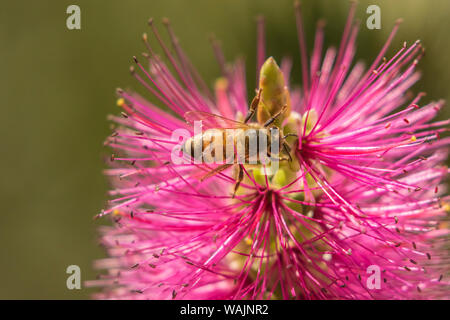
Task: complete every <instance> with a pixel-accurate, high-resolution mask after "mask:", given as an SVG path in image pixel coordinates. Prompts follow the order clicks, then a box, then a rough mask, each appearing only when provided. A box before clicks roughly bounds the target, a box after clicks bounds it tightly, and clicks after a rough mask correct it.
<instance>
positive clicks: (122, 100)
mask: <svg viewBox="0 0 450 320" xmlns="http://www.w3.org/2000/svg"><path fill="white" fill-rule="evenodd" d="M116 104H117V106H118V107H122V106H123V105H124V104H125V99H124V98H119V99H117V102H116Z"/></svg>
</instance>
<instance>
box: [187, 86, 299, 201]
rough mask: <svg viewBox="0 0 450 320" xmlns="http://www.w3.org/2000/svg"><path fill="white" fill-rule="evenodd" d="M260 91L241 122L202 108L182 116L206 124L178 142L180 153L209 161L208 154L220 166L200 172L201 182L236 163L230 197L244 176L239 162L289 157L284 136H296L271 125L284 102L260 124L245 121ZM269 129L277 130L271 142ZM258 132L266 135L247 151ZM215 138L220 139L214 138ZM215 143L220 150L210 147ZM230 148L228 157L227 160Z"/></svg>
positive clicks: (281, 159)
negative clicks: (200, 129)
mask: <svg viewBox="0 0 450 320" xmlns="http://www.w3.org/2000/svg"><path fill="white" fill-rule="evenodd" d="M261 92H262V89H259V91H258V94H257V95H256V96H255V98H254V99H253V101H252V103H251V105H250V108H249V113H248V114H247V116H246V117H245V120H244V121H242V122H239V121H235V120H231V119H228V118H225V117H222V116H219V115H215V114H211V113H208V112H203V111H189V112H186V113H185V115H184V118H185V120H186V121H187V122H188V123H190V124H193V123H194V122H195V121H201V123H202V126H203V127H206V128H207V130H206V131H204V132H202V133H200V134H197V135H195V136H193V137H191V138H189V139H187V140H186V141H185V142H184V143H183V145H182V151H183V153H184V154H185V155H186V156H188V157H190V158H191V159H197V158H198V156H200V157H202V159H205V156H206V155H209V158H207V160H212V159H211V157H213V158H214V160H215V161H216V163H222V164H221V165H220V166H218V167H216V168H214V169H212V170H211V171H210V172H208V173H207V174H206V175H204V176H203V177H202V178H201V179H200V180H201V181H203V180H205V179H207V178H209V177H212V176H213V175H215V174H218V173H220V172H222V171H224V170H226V169H228V168H229V167H231V166H234V165H238V173H237V177H236V182H235V185H234V192H233V197H234V196H235V194H236V191H237V189H238V188H239V185H240V184H241V182H242V180H243V179H244V169H243V163H252V164H257V165H261V164H264V163H265V161H266V160H267V159H271V160H277V161H287V160H292V158H291V154H290V151H291V147H290V146H289V145H288V144H287V142H286V138H287V137H288V136H297V135H296V134H292V133H289V134H287V135H284V136H280V133H281V130H280V128H278V127H277V126H275V125H274V122H275V120H276V119H277V118H278V117H280V115H282V114H283V113H284V112H285V111H286V109H287V106H286V105H285V106H283V107H282V108H280V111H279V112H277V113H276V114H274V115H273V116H272V117H271V118H269V119H268V120H267V121H266V122H264V123H262V124H261V123H258V122H249V121H250V120H251V119H252V117H253V116H254V114H255V113H256V112H257V109H258V105H259V103H260V99H261ZM227 129H238V130H227ZM239 129H240V130H239ZM260 129H267V130H260ZM271 130H275V131H277V132H276V134H275V135H274V136H275V139H276V141H275V142H274V141H273V136H272V131H271ZM269 131H270V133H269ZM261 132H263V134H265V135H266V137H263V138H264V139H263V140H262V141H264V142H265V143H261V142H256V144H254V148H253V150H254V152H250V150H251V148H249V144H250V141H252V139H254V140H253V141H261V140H258V138H259V137H257V136H255V135H258V134H261ZM217 139H219V140H221V141H217ZM215 142H219V144H215ZM272 143H274V144H272ZM217 145H219V146H220V147H221V148H222V149H220V150H217V148H214V147H215V146H217ZM274 145H275V147H276V151H275V152H276V156H274V155H273V153H272V151H273V149H274ZM230 150H231V156H232V158H231V159H230ZM237 150H241V151H243V153H242V154H237V153H238V152H237ZM280 150H283V151H284V152H285V153H286V154H287V156H288V158H286V157H283V156H281V154H280V152H279V151H280ZM251 158H252V159H251ZM242 160H243V161H242ZM251 160H253V162H251Z"/></svg>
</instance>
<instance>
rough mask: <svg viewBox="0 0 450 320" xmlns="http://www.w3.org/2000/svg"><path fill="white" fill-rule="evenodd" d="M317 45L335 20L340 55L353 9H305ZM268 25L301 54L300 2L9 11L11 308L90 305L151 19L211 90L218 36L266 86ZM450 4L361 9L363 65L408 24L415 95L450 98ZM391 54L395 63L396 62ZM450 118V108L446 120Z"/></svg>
mask: <svg viewBox="0 0 450 320" xmlns="http://www.w3.org/2000/svg"><path fill="white" fill-rule="evenodd" d="M70 4H77V5H79V6H80V8H81V30H73V31H71V30H68V29H67V28H66V18H67V16H68V15H67V14H66V8H67V7H68V6H69V5H70ZM370 4H377V5H379V6H380V8H381V30H368V29H367V28H366V27H365V21H366V19H367V17H368V15H367V14H366V8H367V7H368V6H369V5H370ZM303 7H304V9H303V10H304V19H305V22H306V29H307V42H308V44H309V47H310V48H311V47H312V42H313V32H314V29H315V22H316V21H317V20H318V19H319V18H325V19H326V20H327V27H326V45H338V44H339V40H340V37H341V32H342V30H343V26H344V23H345V17H346V15H347V10H348V8H349V2H348V1H347V0H342V1H341V0H339V1H338V0H323V1H317V0H303ZM258 14H263V15H264V16H265V18H266V22H267V44H268V51H267V52H268V54H270V55H273V56H274V57H275V58H276V59H280V58H281V57H282V56H283V55H290V56H292V57H294V59H295V60H294V74H293V77H294V82H297V83H299V81H300V75H299V55H298V46H297V38H296V32H295V21H294V12H293V1H291V0H282V1H280V0H277V1H274V0H258V1H253V0H227V1H219V0H215V1H213V0H190V1H186V0H185V1H181V0H151V1H149V0H146V1H144V0H142V1H139V0H129V1H119V0H95V1H92V0H83V1H76V0H71V1H67V0H58V1H57V0H54V1H49V0H41V1H25V0H16V1H7V2H2V10H1V11H0V46H1V49H0V108H1V113H0V114H1V122H0V141H1V149H0V150H1V156H0V164H1V166H0V168H1V169H0V170H1V171H0V200H1V202H0V205H1V214H0V299H49V298H52V299H87V298H89V295H90V293H91V292H92V289H86V288H83V289H81V290H72V291H71V290H68V289H67V288H66V278H67V276H68V275H67V274H66V268H67V266H68V265H71V264H76V265H79V266H80V268H81V271H82V279H83V281H84V280H88V279H92V278H94V277H95V275H96V274H95V272H94V270H92V267H91V266H92V261H93V260H94V259H97V258H100V257H102V256H104V252H103V251H102V250H101V248H99V247H98V245H97V244H96V228H97V227H98V225H99V224H100V223H102V222H101V221H100V222H98V221H95V222H94V221H93V220H92V217H93V216H94V215H95V214H97V213H98V212H99V211H100V210H101V209H102V207H103V205H104V203H105V201H106V198H107V196H106V191H107V187H108V184H107V181H106V180H105V178H104V177H103V176H102V169H104V168H105V164H104V161H103V158H104V157H105V156H106V155H107V154H108V150H106V149H105V148H104V147H103V140H104V138H105V137H106V136H107V135H108V134H109V133H110V130H109V124H108V122H107V121H106V116H107V114H110V113H117V112H118V109H117V107H116V106H115V99H116V97H115V88H116V87H119V86H120V87H134V88H137V87H139V85H138V84H137V83H136V81H134V80H133V78H132V77H131V76H130V75H129V73H128V67H129V65H130V64H131V62H132V59H131V57H132V56H133V55H139V54H140V53H141V52H142V51H143V50H144V47H143V44H142V42H141V40H140V37H141V34H142V32H144V31H148V27H147V24H146V22H147V19H148V18H149V17H154V18H155V19H156V22H157V23H160V21H161V18H162V17H169V18H170V19H171V21H172V24H173V27H174V29H175V31H176V33H177V35H178V37H179V39H180V41H181V44H182V46H183V47H184V49H185V51H186V52H187V53H188V54H189V56H190V57H191V58H192V61H193V62H194V63H195V64H196V66H198V69H199V70H200V72H201V73H202V74H203V75H204V77H205V79H206V81H207V83H208V84H212V83H213V81H214V78H215V77H216V76H217V75H218V74H219V69H218V67H217V65H216V63H215V59H214V57H213V54H212V50H211V47H210V44H209V41H208V36H209V35H210V34H211V33H214V34H215V35H216V36H217V38H219V39H220V40H221V41H222V43H223V47H224V51H225V54H226V56H227V58H228V59H234V58H235V57H237V56H243V57H244V58H245V59H246V62H247V75H248V87H249V88H254V87H255V83H254V79H255V74H256V72H255V51H256V48H255V47H256V41H255V36H256V31H255V17H256V16H257V15H258ZM449 14H450V1H448V0H432V1H429V0H396V1H388V0H386V1H375V0H372V1H365V0H364V1H363V0H360V1H359V6H358V11H357V18H359V19H360V20H361V22H362V23H361V31H360V34H359V40H358V43H359V47H358V51H357V58H358V59H362V60H365V61H366V62H368V63H370V62H371V60H372V59H373V58H375V56H376V54H377V52H378V50H379V49H380V48H381V45H382V44H383V42H384V40H385V39H386V37H387V35H388V34H389V32H390V30H391V29H392V27H393V25H394V22H395V20H396V19H397V18H399V17H402V18H404V23H403V24H402V26H401V29H400V32H399V33H398V35H397V36H396V38H395V40H394V43H393V50H396V49H399V48H400V46H401V45H402V43H403V41H408V42H411V41H414V40H416V39H421V40H422V41H423V43H424V44H425V47H426V56H425V58H424V59H423V60H422V61H421V62H420V65H419V68H420V69H421V70H422V71H423V73H424V75H423V78H422V81H421V82H420V83H419V84H418V85H416V86H415V87H414V90H415V91H416V92H418V91H422V90H424V91H426V92H427V93H428V96H427V97H426V98H425V99H424V100H423V101H424V102H426V101H429V100H432V99H439V98H444V99H446V100H449V98H450V90H449V87H450V85H449V83H450V62H449V52H450V37H449V36H448V31H449V30H450V19H449V16H450V15H449ZM393 50H392V51H391V53H392V52H393ZM449 115H450V107H448V106H447V108H446V110H445V111H443V112H442V114H441V116H440V117H441V118H447V117H449Z"/></svg>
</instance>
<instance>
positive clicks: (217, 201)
mask: <svg viewBox="0 0 450 320" xmlns="http://www.w3.org/2000/svg"><path fill="white" fill-rule="evenodd" d="M354 12H355V8H354V5H353V6H352V7H351V9H350V13H349V18H348V21H347V24H346V26H345V29H344V33H343V36H342V41H341V45H340V47H339V49H338V50H336V49H334V48H329V49H328V50H326V52H325V54H324V56H323V57H322V44H323V38H324V33H323V26H324V25H323V23H319V25H318V29H317V32H316V37H315V41H314V48H313V51H312V55H311V58H310V59H308V52H307V49H306V45H305V42H306V41H305V36H304V34H303V26H302V22H301V13H300V6H298V5H297V6H296V17H297V27H298V34H299V43H300V53H301V63H302V70H303V71H302V84H303V85H302V88H301V89H297V88H294V87H291V86H289V84H288V83H289V71H290V65H291V61H290V60H288V59H286V60H283V63H282V64H281V68H278V65H277V64H276V62H275V60H273V59H272V58H269V59H267V60H266V54H265V46H264V25H263V22H262V20H260V22H259V23H258V31H259V32H258V34H259V36H258V54H257V57H258V59H257V60H258V69H260V70H261V73H260V78H259V87H260V88H261V89H262V92H261V101H260V103H259V104H258V110H261V109H262V110H263V111H258V113H257V116H256V117H257V119H258V121H259V123H264V122H265V121H267V119H269V118H270V117H271V116H274V115H275V114H277V112H279V111H280V110H281V107H282V106H284V105H285V106H286V107H287V111H286V112H285V113H283V114H282V115H281V116H280V117H279V118H278V119H277V120H276V123H277V126H279V127H280V128H281V129H282V130H283V133H284V134H287V133H291V136H290V137H287V138H286V141H287V143H288V145H289V146H290V149H291V150H290V154H289V155H290V157H291V158H292V159H291V160H290V161H284V162H280V168H279V169H278V170H277V171H276V172H267V168H265V167H264V165H257V166H250V165H241V167H242V168H243V171H244V177H243V179H242V182H241V184H240V185H239V187H238V188H237V191H236V196H235V197H234V196H233V193H234V191H233V189H234V185H235V180H236V176H235V175H233V170H235V168H236V167H238V165H236V166H234V167H233V168H234V169H230V170H224V171H221V172H219V173H217V174H215V175H213V176H211V177H210V178H208V179H204V180H203V179H202V177H204V176H205V174H207V173H208V172H210V171H211V169H212V168H214V166H211V165H207V164H193V163H186V164H175V163H173V161H172V152H173V150H174V146H175V145H177V144H178V141H173V140H172V138H171V137H172V133H173V131H175V130H177V129H180V128H181V129H185V130H189V132H191V133H192V132H193V131H192V130H193V129H192V127H191V126H190V125H189V124H187V123H186V122H185V121H184V119H183V118H184V117H185V114H186V112H188V111H203V112H208V113H212V114H215V115H221V116H223V117H226V118H230V119H233V120H236V121H242V120H243V119H244V116H245V115H246V114H247V113H248V110H249V103H248V102H249V101H248V98H247V90H246V88H245V70H244V64H243V62H242V61H240V60H239V61H237V62H236V63H235V64H233V65H227V64H225V62H224V58H223V54H222V53H221V51H220V48H219V46H218V44H217V43H216V42H214V49H215V53H216V56H217V58H218V61H219V63H220V66H221V68H222V72H223V75H222V77H221V78H220V79H219V80H218V81H217V82H216V85H215V88H214V92H211V91H210V89H209V88H208V87H207V85H206V84H205V82H204V81H203V80H202V79H201V77H200V76H199V74H198V72H197V71H196V69H195V68H194V67H193V65H192V64H191V63H190V61H189V60H188V58H187V57H186V55H185V54H184V52H183V51H182V49H181V48H180V46H179V44H178V40H177V39H176V37H175V36H174V34H173V32H172V29H171V27H170V25H169V23H168V22H167V21H165V25H166V27H167V30H168V32H169V35H170V39H171V42H172V49H173V51H174V53H173V54H172V53H171V51H170V49H169V47H168V45H167V44H165V43H163V42H162V41H161V38H160V35H159V33H158V31H157V30H156V27H155V26H154V25H153V23H152V21H150V26H151V28H152V31H153V39H152V40H155V41H156V42H158V43H159V45H160V46H161V48H162V51H163V52H164V54H165V55H166V58H167V60H168V61H169V64H166V63H165V62H164V61H163V59H162V58H161V57H160V56H158V55H157V54H156V53H155V52H154V49H153V46H151V45H150V44H149V41H148V39H147V35H146V34H144V36H143V40H144V44H145V45H146V47H147V49H148V53H147V54H145V55H144V58H145V59H144V60H145V61H146V62H147V63H148V68H147V67H145V66H144V65H143V64H141V62H140V61H141V59H137V58H135V61H136V63H137V66H138V68H137V70H134V68H132V70H131V71H132V74H133V76H134V77H135V78H136V79H137V80H138V81H139V82H140V83H141V84H142V85H143V86H144V87H145V88H147V89H148V91H149V92H150V94H151V95H152V97H153V100H152V101H156V102H154V103H153V102H150V101H148V100H146V99H145V98H143V97H141V96H140V95H138V94H137V93H134V92H131V91H123V90H120V89H119V90H118V95H119V96H120V98H119V100H118V105H119V106H120V107H121V108H122V110H123V112H122V115H123V116H122V117H118V116H112V117H111V119H112V120H113V121H114V122H116V123H117V124H118V127H117V128H116V129H115V131H114V133H113V134H112V136H111V137H109V138H108V140H107V144H108V145H109V146H110V147H111V148H112V149H113V150H114V151H113V153H114V154H113V155H112V157H111V169H108V170H107V175H108V176H110V177H111V181H112V185H113V189H112V190H111V191H110V194H111V196H112V197H113V199H112V200H111V201H110V203H109V206H108V208H107V209H106V210H104V211H103V212H102V213H101V214H100V215H99V216H103V215H110V216H111V217H112V219H113V220H114V221H115V226H112V227H104V228H102V230H101V234H102V237H101V243H102V244H103V245H104V246H105V247H106V248H107V250H108V254H109V258H106V259H103V260H99V261H97V262H96V267H97V268H99V269H106V270H108V273H107V274H106V275H101V276H100V278H99V279H98V280H96V281H92V282H90V284H91V285H100V286H104V288H105V289H104V290H103V291H102V292H101V293H99V294H97V296H96V297H97V298H112V299H119V298H123V299H292V298H294V299H422V298H424V299H434V298H449V281H448V278H447V275H448V264H447V263H448V260H449V255H448V226H447V222H445V221H447V220H448V214H447V212H448V211H449V208H450V204H449V197H448V196H445V192H446V191H447V190H446V187H445V185H444V184H443V183H442V182H443V180H444V179H445V177H446V176H447V174H448V168H447V167H445V166H444V160H445V159H446V157H447V154H448V145H449V139H450V138H448V137H444V136H443V137H442V138H441V137H440V136H441V135H442V134H444V133H445V132H447V131H448V129H447V128H445V126H448V124H449V123H450V122H449V121H448V120H446V121H440V122H431V120H432V119H433V118H434V117H435V116H436V114H437V112H438V111H439V110H440V108H441V107H442V106H443V102H442V101H438V102H429V103H421V101H420V100H421V98H422V97H423V96H424V94H423V93H419V94H418V95H416V96H414V95H410V94H409V91H408V90H409V88H410V87H411V86H412V85H413V84H414V83H415V82H416V81H417V80H418V79H419V74H418V72H417V71H416V70H415V69H416V66H417V63H418V60H419V59H420V58H421V56H422V54H423V50H422V48H421V46H420V43H419V42H415V43H413V44H412V45H409V46H408V45H407V44H404V45H403V46H402V47H401V48H400V50H399V51H398V52H397V53H396V54H395V55H394V56H393V57H392V58H389V59H385V58H384V55H385V53H386V51H387V49H388V47H389V45H390V44H391V42H392V40H393V37H394V35H395V33H396V31H397V28H398V24H396V25H395V27H394V30H393V31H392V33H391V35H390V36H389V38H388V40H387V42H386V44H385V45H384V46H383V48H382V49H381V52H380V53H379V55H378V57H377V58H376V59H375V61H374V62H373V63H372V65H371V66H370V67H369V68H368V69H365V68H364V66H363V64H362V63H360V62H358V63H356V64H355V65H353V66H352V61H353V56H354V54H355V51H356V48H355V42H356V35H357V31H358V26H357V25H355V24H353V16H354ZM264 61H265V62H264ZM264 110H265V112H266V114H265V115H264ZM252 121H254V120H252ZM285 153H287V152H285ZM445 246H447V249H446V248H445Z"/></svg>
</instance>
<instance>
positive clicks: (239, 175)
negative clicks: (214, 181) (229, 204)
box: [233, 164, 244, 198]
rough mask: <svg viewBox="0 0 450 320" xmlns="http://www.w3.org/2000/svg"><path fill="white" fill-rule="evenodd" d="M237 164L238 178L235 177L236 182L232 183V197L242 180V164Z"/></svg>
mask: <svg viewBox="0 0 450 320" xmlns="http://www.w3.org/2000/svg"><path fill="white" fill-rule="evenodd" d="M238 166H239V173H238V178H237V179H236V184H235V185H234V191H233V198H234V197H235V196H236V192H237V190H238V188H239V185H240V184H241V182H242V180H244V168H243V167H242V164H239V165H238Z"/></svg>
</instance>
